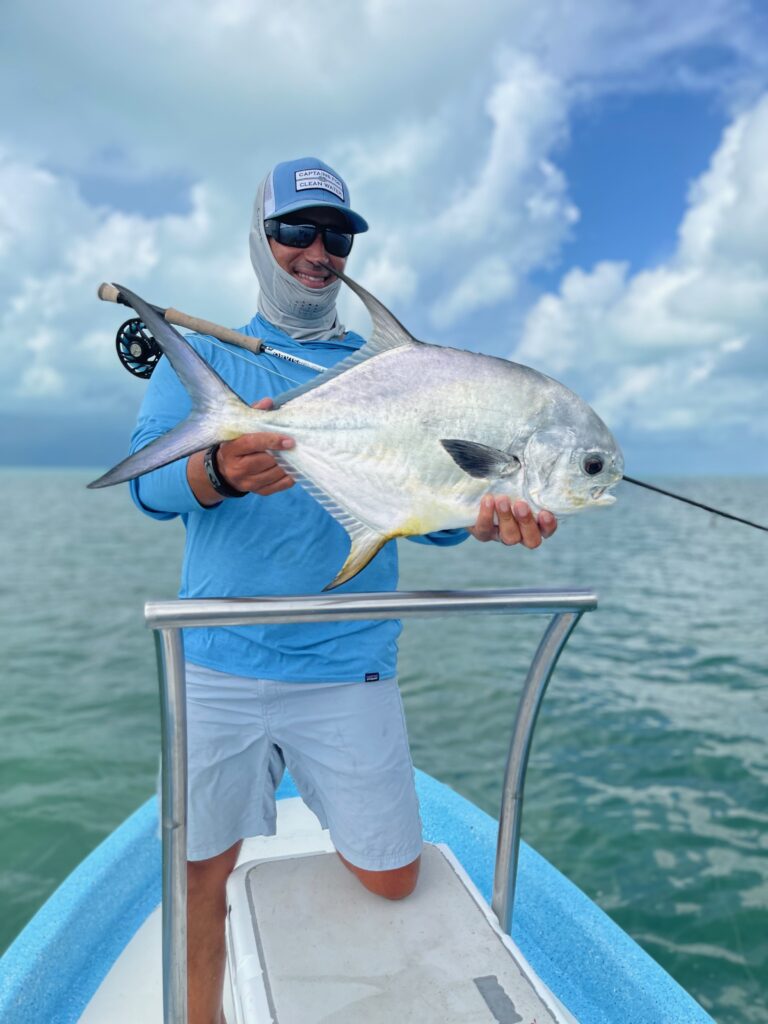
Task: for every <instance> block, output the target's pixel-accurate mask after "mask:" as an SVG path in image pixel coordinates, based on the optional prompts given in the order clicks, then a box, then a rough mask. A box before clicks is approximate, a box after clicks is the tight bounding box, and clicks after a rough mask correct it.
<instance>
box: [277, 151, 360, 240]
mask: <svg viewBox="0 0 768 1024" xmlns="http://www.w3.org/2000/svg"><path fill="white" fill-rule="evenodd" d="M308 206H330V207H332V208H334V209H337V210H340V211H342V212H343V213H344V214H345V216H346V217H347V220H348V221H349V222H350V225H351V228H352V231H353V233H355V234H359V233H360V232H362V231H367V230H368V222H367V221H365V220H364V219H363V218H362V217H361V216H360V214H359V213H355V212H354V210H351V209H350V207H349V189H348V188H347V185H346V182H345V181H344V179H343V178H342V177H340V176H339V175H338V174H337V173H336V171H334V170H333V168H332V167H329V166H328V164H325V163H323V161H322V160H318V159H317V157H314V156H305V157H300V158H299V159H298V160H285V161H284V162H283V163H280V164H276V165H275V167H273V168H272V170H271V171H270V172H269V175H268V176H267V180H266V182H265V185H264V220H268V219H269V218H270V217H281V216H283V214H285V213H292V212H293V211H294V210H304V209H306V208H307V207H308Z"/></svg>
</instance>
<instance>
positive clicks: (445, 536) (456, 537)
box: [408, 528, 469, 548]
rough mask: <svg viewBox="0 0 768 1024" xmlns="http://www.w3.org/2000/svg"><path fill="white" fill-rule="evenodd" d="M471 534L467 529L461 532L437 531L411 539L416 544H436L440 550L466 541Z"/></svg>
mask: <svg viewBox="0 0 768 1024" xmlns="http://www.w3.org/2000/svg"><path fill="white" fill-rule="evenodd" d="M468 536H469V533H468V531H467V530H465V529H463V528H462V529H460V530H437V531H436V532H435V533H426V534H424V536H422V537H409V538H408V540H412V541H413V542H414V544H435V545H436V546H437V547H440V548H448V547H453V546H454V545H456V544H461V543H462V541H465V540H466V539H467V537H468Z"/></svg>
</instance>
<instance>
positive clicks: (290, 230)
mask: <svg viewBox="0 0 768 1024" xmlns="http://www.w3.org/2000/svg"><path fill="white" fill-rule="evenodd" d="M278 224H279V229H278V235H277V240H278V242H280V244H281V245H290V246H291V247H292V248H294V249H307V248H308V247H309V246H310V245H312V243H313V242H314V240H315V238H316V237H317V228H316V227H315V225H314V224H286V223H285V222H284V221H278Z"/></svg>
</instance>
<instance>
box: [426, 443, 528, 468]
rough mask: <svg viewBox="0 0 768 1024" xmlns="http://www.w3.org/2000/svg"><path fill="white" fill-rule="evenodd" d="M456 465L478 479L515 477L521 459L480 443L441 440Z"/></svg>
mask: <svg viewBox="0 0 768 1024" xmlns="http://www.w3.org/2000/svg"><path fill="white" fill-rule="evenodd" d="M440 444H441V445H442V446H443V448H445V450H446V451H447V452H448V454H449V455H450V456H451V458H452V459H453V461H454V462H455V463H456V465H457V466H458V467H459V468H460V469H463V470H464V472H465V473H469V475H470V476H476V477H505V476H514V475H515V473H517V472H518V471H519V470H520V459H518V457H517V456H516V455H511V454H510V453H509V452H503V451H501V450H500V449H498V448H490V447H489V446H488V445H487V444H480V443H479V442H478V441H462V440H458V439H453V438H440Z"/></svg>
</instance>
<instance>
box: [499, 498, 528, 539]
mask: <svg viewBox="0 0 768 1024" xmlns="http://www.w3.org/2000/svg"><path fill="white" fill-rule="evenodd" d="M496 517H497V519H498V521H499V540H500V541H501V543H502V544H519V543H520V541H521V539H522V534H521V532H520V526H519V524H518V521H517V519H516V518H515V514H514V512H513V510H512V502H511V501H510V500H509V498H505V497H501V498H497V499H496Z"/></svg>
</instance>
